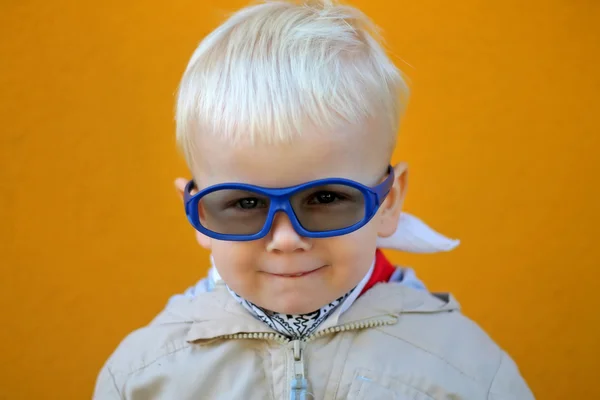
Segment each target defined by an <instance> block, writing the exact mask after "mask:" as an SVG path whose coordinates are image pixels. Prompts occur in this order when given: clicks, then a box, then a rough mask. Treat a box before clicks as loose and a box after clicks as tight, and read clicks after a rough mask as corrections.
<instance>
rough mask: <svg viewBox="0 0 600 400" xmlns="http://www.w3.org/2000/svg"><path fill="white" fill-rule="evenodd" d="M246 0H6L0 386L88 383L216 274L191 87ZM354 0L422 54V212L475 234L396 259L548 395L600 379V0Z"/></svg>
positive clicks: (7, 391)
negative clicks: (183, 194)
mask: <svg viewBox="0 0 600 400" xmlns="http://www.w3.org/2000/svg"><path fill="white" fill-rule="evenodd" d="M242 4H245V2H242V1H233V0H228V1H227V0H219V1H216V0H211V1H206V0H196V1H188V0H176V1H168V2H163V1H149V0H145V1H141V0H135V1H134V0H132V1H126V2H122V1H116V0H107V1H103V2H89V1H88V2H85V1H75V0H54V1H39V0H30V1H11V0H4V1H2V2H1V3H0V91H1V96H0V121H1V128H0V133H1V135H0V233H1V240H0V265H1V268H2V275H1V276H2V279H1V281H0V301H1V307H0V310H1V313H2V316H1V321H2V323H1V327H0V346H2V348H1V350H0V354H1V355H2V356H1V358H2V363H0V398H1V399H61V400H64V399H83V398H89V397H90V396H91V393H92V388H93V385H94V382H95V378H96V374H97V372H98V370H99V368H100V367H101V365H102V363H103V362H104V361H105V359H106V358H107V357H108V355H109V354H110V353H111V352H112V351H113V349H114V348H115V346H116V345H117V343H118V342H119V341H120V340H121V339H122V338H123V337H124V335H126V334H127V333H128V332H129V331H131V330H132V329H134V328H136V327H138V326H140V325H143V324H145V323H146V322H148V321H149V320H150V319H151V318H152V317H153V316H154V315H155V314H156V313H157V312H158V311H159V310H160V309H161V307H163V306H164V304H165V302H166V300H167V298H168V297H169V296H170V295H171V294H173V293H175V292H177V291H180V290H183V289H184V288H185V287H187V286H188V285H189V284H192V283H193V282H195V281H196V280H197V279H198V278H200V277H201V276H202V275H203V273H204V272H205V270H206V266H207V254H206V253H205V252H203V251H201V250H199V249H198V248H197V246H196V245H195V242H194V239H193V235H192V231H191V228H190V227H188V225H187V223H186V221H185V219H184V215H183V210H182V207H181V205H180V203H179V200H178V198H177V196H176V195H175V192H174V190H173V189H172V179H173V178H175V177H176V176H178V175H185V174H186V169H185V165H184V164H183V162H182V161H181V159H180V158H179V157H178V155H177V153H176V150H175V146H174V127H173V122H172V114H173V113H172V109H173V94H174V92H175V89H176V86H177V83H178V80H179V78H180V76H181V73H182V71H183V69H184V67H185V64H186V62H187V60H188V58H189V56H190V55H191V53H192V51H193V49H194V47H195V45H196V44H197V42H198V41H199V40H200V39H201V38H202V37H203V36H204V35H205V34H206V33H208V32H209V31H210V30H211V29H212V28H214V27H215V26H216V25H217V24H218V22H219V21H220V20H221V15H222V12H224V11H229V10H233V9H234V8H236V7H237V6H240V5H242ZM356 4H358V5H359V6H362V7H363V9H364V10H365V11H366V12H367V13H368V14H369V15H371V16H372V17H373V18H374V19H375V21H376V22H377V23H378V24H379V25H380V26H381V27H382V28H383V29H384V31H385V33H386V36H387V38H388V42H389V47H390V48H391V49H392V50H393V51H394V53H395V54H396V55H397V56H398V57H399V58H401V59H402V60H404V61H405V62H406V63H407V64H409V65H410V66H409V65H407V64H406V63H403V62H400V61H399V65H400V66H401V67H402V68H403V69H404V70H405V71H406V73H407V74H408V75H409V76H410V77H411V79H412V86H413V90H414V95H413V97H412V100H411V104H410V109H409V113H408V117H407V119H406V123H405V125H404V128H403V132H402V136H401V140H400V144H399V148H398V152H397V154H396V159H397V160H399V159H404V160H407V161H408V162H409V163H410V165H411V166H412V178H411V190H410V194H409V198H408V204H407V210H408V211H410V212H412V213H415V214H417V215H419V216H420V217H422V218H424V219H425V220H426V221H428V222H429V223H431V224H432V225H433V226H435V227H436V228H438V229H439V230H441V231H443V232H445V233H447V234H449V235H451V236H455V237H459V238H461V239H462V241H463V244H462V246H461V247H460V249H458V250H457V251H456V252H453V253H450V254H443V255H434V256H425V255H421V256H414V255H410V256H409V255H405V254H399V253H396V254H392V257H393V260H394V261H396V262H398V263H401V264H406V265H411V266H413V267H415V268H416V269H417V271H418V273H419V274H420V275H421V277H422V278H423V279H424V280H425V281H426V282H427V283H428V285H429V286H430V288H432V289H435V290H450V291H452V292H453V293H454V294H455V295H456V296H457V297H458V299H459V300H460V301H461V303H462V305H463V307H464V310H465V313H466V314H468V315H469V316H471V317H473V318H474V319H476V320H477V321H478V322H479V323H480V324H481V325H482V326H483V327H484V328H485V329H486V330H487V331H488V332H489V333H490V334H491V335H492V336H493V337H494V338H495V339H496V340H497V341H498V342H499V343H500V344H501V345H502V346H504V347H505V348H506V349H508V351H509V352H510V353H511V354H512V355H513V357H514V358H515V359H516V360H517V361H518V363H519V365H520V366H521V369H522V372H523V374H524V375H525V377H526V378H527V380H528V381H529V383H530V385H531V386H532V388H533V390H534V391H535V392H536V394H537V396H538V398H540V399H561V400H564V399H581V398H586V399H600V386H599V385H598V378H599V377H600V376H599V375H598V359H599V358H600V340H599V338H600V317H599V316H600V312H599V310H600V295H599V292H598V289H599V287H598V286H599V284H598V282H599V280H600V272H599V271H600V269H599V265H598V264H599V263H598V260H599V254H600V250H598V247H597V243H595V242H596V241H597V238H598V234H600V230H599V225H600V206H599V204H600V202H599V200H598V196H599V195H600V193H599V192H598V191H599V189H598V187H597V186H598V183H600V179H599V174H600V161H599V159H600V155H599V153H600V134H599V129H598V128H599V127H600V124H599V123H598V113H599V111H600V76H599V71H600V60H599V55H600V29H599V26H600V3H598V2H597V1H595V0H579V1H558V0H544V1H541V0H529V1H521V0H503V1H477V0H461V1H453V2H450V1H445V0H419V1H402V2H392V1H385V0H381V1H375V0H362V1H356ZM202 372H203V371H198V373H202Z"/></svg>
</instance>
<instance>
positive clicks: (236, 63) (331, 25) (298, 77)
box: [176, 0, 408, 162]
mask: <svg viewBox="0 0 600 400" xmlns="http://www.w3.org/2000/svg"><path fill="white" fill-rule="evenodd" d="M407 95H408V88H407V86H406V84H405V81H404V79H403V78H402V75H401V73H400V71H399V70H398V68H396V66H395V65H394V63H393V62H392V61H391V60H390V59H389V58H388V56H387V55H386V52H385V50H384V49H383V47H382V45H381V41H380V39H379V36H378V34H377V29H376V27H375V26H374V25H373V23H372V22H371V21H370V20H369V18H368V17H366V16H365V15H364V14H363V13H362V12H360V11H359V10H358V9H356V8H353V7H350V6H345V5H338V4H334V3H333V2H332V1H328V0H320V1H310V0H308V1H304V2H298V1H296V2H292V1H267V2H265V3H261V4H257V5H253V6H249V7H246V8H243V9H241V10H239V11H237V12H236V13H235V14H233V15H232V16H231V17H230V18H229V19H228V20H227V21H226V22H225V23H223V24H222V25H221V26H219V27H218V28H217V29H216V30H214V31H213V32H212V33H211V34H209V35H208V36H207V37H206V38H205V39H204V40H203V41H202V42H201V43H200V45H199V46H198V48H197V49H196V51H195V52H194V54H193V56H192V57H191V60H190V62H189V64H188V66H187V69H186V71H185V73H184V75H183V78H182V80H181V84H180V87H179V92H178V95H177V108H176V122H177V141H178V144H179V146H180V148H181V149H182V151H183V153H184V155H185V156H186V158H187V160H188V162H192V159H193V154H194V152H193V143H194V135H197V134H201V135H218V136H220V137H222V138H224V139H226V140H230V141H231V142H232V145H235V144H236V143H239V142H244V143H256V142H258V141H260V142H267V143H275V144H276V143H282V142H289V141H291V140H293V139H294V138H296V137H298V135H302V134H303V132H305V131H306V130H308V129H315V128H318V129H319V131H328V130H334V129H336V128H340V127H343V126H344V124H360V123H363V122H365V121H366V120H367V119H369V118H373V117H377V118H383V122H384V124H383V126H384V130H385V131H384V132H377V134H382V135H389V141H390V144H391V145H392V147H393V144H394V143H395V141H396V134H397V130H398V125H399V120H400V116H401V113H402V111H403V110H404V105H405V99H406V97H407Z"/></svg>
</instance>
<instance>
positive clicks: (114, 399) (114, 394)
mask: <svg viewBox="0 0 600 400" xmlns="http://www.w3.org/2000/svg"><path fill="white" fill-rule="evenodd" d="M123 399H124V397H123V396H121V393H120V392H119V389H118V388H117V383H116V382H115V377H114V376H113V374H112V373H111V371H110V369H109V367H108V365H105V366H104V367H103V368H102V370H101V371H100V374H99V375H98V379H97V381H96V389H95V390H94V397H93V400H123Z"/></svg>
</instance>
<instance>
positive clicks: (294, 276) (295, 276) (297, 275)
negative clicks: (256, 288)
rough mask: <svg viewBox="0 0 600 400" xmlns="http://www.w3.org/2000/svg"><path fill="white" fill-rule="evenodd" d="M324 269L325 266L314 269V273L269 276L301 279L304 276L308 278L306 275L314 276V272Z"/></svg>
mask: <svg viewBox="0 0 600 400" xmlns="http://www.w3.org/2000/svg"><path fill="white" fill-rule="evenodd" d="M323 267H324V265H323V266H322V267H319V268H317V269H313V270H312V271H306V272H299V273H297V274H269V275H273V276H277V277H280V278H300V277H302V276H306V275H309V274H312V273H313V272H317V271H318V270H320V269H321V268H323Z"/></svg>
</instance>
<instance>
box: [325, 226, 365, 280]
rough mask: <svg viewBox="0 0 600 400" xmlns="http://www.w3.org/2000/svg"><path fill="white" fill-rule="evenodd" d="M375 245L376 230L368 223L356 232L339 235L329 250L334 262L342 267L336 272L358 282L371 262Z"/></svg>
mask: <svg viewBox="0 0 600 400" xmlns="http://www.w3.org/2000/svg"><path fill="white" fill-rule="evenodd" d="M376 246H377V232H376V231H375V230H374V229H373V227H372V226H369V224H368V225H366V226H364V227H363V228H361V229H359V230H358V231H356V232H353V233H351V234H349V235H345V236H340V237H339V238H337V240H335V242H333V243H332V244H331V247H330V249H329V250H330V254H331V255H332V256H333V257H332V258H333V260H332V261H333V262H334V264H336V265H338V266H341V267H342V268H341V269H339V270H337V271H338V273H340V275H344V276H345V277H346V279H349V280H352V281H356V282H355V283H358V282H359V281H360V280H361V279H362V278H363V277H364V275H365V274H366V273H367V271H368V269H369V267H370V266H371V263H372V262H373V259H374V257H375V250H376Z"/></svg>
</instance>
